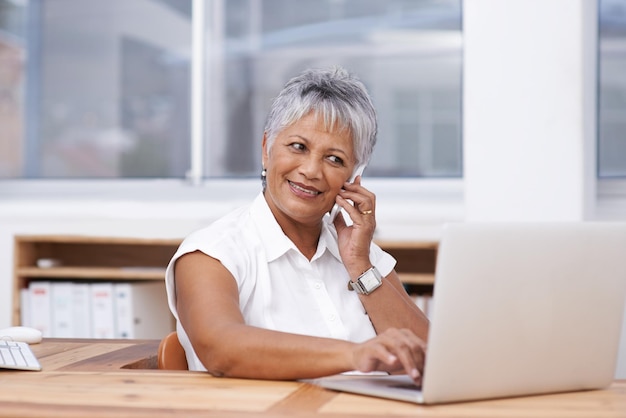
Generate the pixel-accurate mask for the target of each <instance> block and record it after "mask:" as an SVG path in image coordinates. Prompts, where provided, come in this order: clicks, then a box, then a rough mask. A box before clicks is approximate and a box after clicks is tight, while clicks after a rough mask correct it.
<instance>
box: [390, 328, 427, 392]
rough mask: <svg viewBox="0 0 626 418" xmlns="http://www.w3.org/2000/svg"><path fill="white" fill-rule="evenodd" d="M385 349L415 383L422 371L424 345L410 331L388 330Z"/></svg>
mask: <svg viewBox="0 0 626 418" xmlns="http://www.w3.org/2000/svg"><path fill="white" fill-rule="evenodd" d="M388 337H389V339H388V340H387V343H388V344H390V345H389V346H388V347H387V349H388V350H389V351H390V352H392V353H393V354H394V355H395V356H396V357H397V358H398V361H399V363H400V364H401V365H402V368H403V369H404V370H405V372H406V373H407V374H408V375H409V376H410V377H411V378H412V379H413V380H415V381H416V382H417V381H418V379H419V378H420V377H421V375H422V371H423V370H424V358H425V351H426V345H425V344H424V342H423V341H422V340H421V339H420V338H418V337H417V336H416V335H415V334H413V333H412V332H411V331H409V330H406V329H402V330H389V331H388Z"/></svg>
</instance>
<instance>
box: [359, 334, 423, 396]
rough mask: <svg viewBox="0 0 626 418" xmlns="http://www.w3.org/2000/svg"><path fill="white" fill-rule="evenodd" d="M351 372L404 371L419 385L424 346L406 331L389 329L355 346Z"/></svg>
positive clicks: (417, 338)
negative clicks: (352, 370)
mask: <svg viewBox="0 0 626 418" xmlns="http://www.w3.org/2000/svg"><path fill="white" fill-rule="evenodd" d="M352 356H353V362H354V369H355V370H358V371H360V372H373V371H385V372H389V373H392V374H393V373H398V372H400V373H401V372H404V373H406V374H408V375H409V376H410V377H411V378H412V379H413V380H414V381H415V382H416V383H418V384H419V383H421V378H422V373H423V371H424V360H425V358H426V343H425V342H424V341H423V340H422V339H421V338H419V337H418V336H417V335H415V334H414V333H413V332H412V331H410V330H408V329H397V328H390V329H387V330H386V331H384V332H383V333H381V334H379V335H377V336H376V337H374V338H372V339H370V340H367V341H365V342H363V343H361V344H357V345H356V346H355V348H354V350H353V353H352Z"/></svg>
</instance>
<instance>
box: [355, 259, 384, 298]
mask: <svg viewBox="0 0 626 418" xmlns="http://www.w3.org/2000/svg"><path fill="white" fill-rule="evenodd" d="M381 284H383V277H382V276H381V275H380V273H379V271H378V269H377V268H376V267H374V266H372V267H371V268H369V269H368V270H366V271H365V272H364V273H363V274H361V275H360V276H359V278H358V279H356V280H355V281H352V280H350V281H349V282H348V289H350V290H354V291H356V292H357V293H358V294H360V295H369V294H370V293H372V292H373V291H374V290H376V289H378V288H379V287H380V285H381Z"/></svg>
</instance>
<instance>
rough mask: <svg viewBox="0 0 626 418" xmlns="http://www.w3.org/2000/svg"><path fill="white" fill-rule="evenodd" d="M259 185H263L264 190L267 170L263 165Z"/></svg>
mask: <svg viewBox="0 0 626 418" xmlns="http://www.w3.org/2000/svg"><path fill="white" fill-rule="evenodd" d="M261 186H262V187H263V190H265V187H266V186H267V170H266V169H265V167H263V170H261Z"/></svg>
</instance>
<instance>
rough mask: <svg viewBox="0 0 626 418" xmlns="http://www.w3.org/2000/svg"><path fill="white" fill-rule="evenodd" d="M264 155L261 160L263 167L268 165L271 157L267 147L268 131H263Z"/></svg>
mask: <svg viewBox="0 0 626 418" xmlns="http://www.w3.org/2000/svg"><path fill="white" fill-rule="evenodd" d="M262 149H263V153H262V154H263V155H262V160H261V165H262V166H263V167H266V166H267V160H268V158H269V155H268V151H269V150H268V149H267V132H263V143H262Z"/></svg>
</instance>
